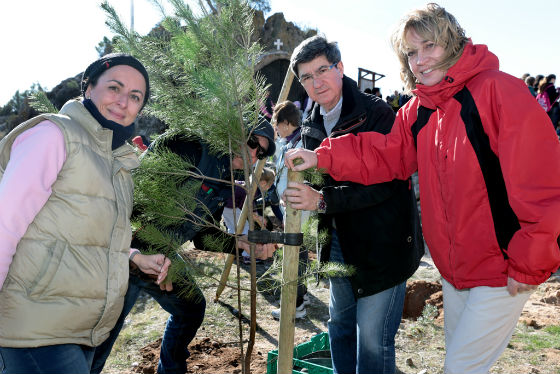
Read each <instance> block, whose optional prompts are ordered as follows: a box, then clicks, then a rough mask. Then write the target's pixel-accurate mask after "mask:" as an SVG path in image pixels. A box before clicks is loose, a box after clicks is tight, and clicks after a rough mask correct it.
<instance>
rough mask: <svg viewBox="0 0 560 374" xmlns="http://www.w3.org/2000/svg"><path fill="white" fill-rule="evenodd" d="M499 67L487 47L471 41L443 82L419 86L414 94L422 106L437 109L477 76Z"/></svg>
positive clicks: (498, 63)
mask: <svg viewBox="0 0 560 374" xmlns="http://www.w3.org/2000/svg"><path fill="white" fill-rule="evenodd" d="M499 67H500V62H499V61H498V57H497V56H496V55H495V54H493V53H492V52H490V51H489V50H488V47H487V46H486V45H484V44H476V45H475V44H472V42H471V41H469V42H468V43H467V45H465V48H464V50H463V54H462V55H461V57H460V58H459V60H458V61H457V62H456V63H455V65H453V66H452V67H451V68H449V70H448V71H447V75H446V76H445V78H444V79H442V81H441V82H439V83H438V84H436V85H434V86H425V85H423V84H418V85H417V86H416V89H415V90H413V91H412V92H413V93H414V94H415V95H416V96H418V99H419V101H420V105H422V106H424V107H427V108H430V109H435V108H436V107H437V106H439V105H440V104H441V103H442V102H445V101H447V100H448V99H450V98H451V97H453V95H455V94H456V93H457V92H459V91H460V90H461V89H462V88H463V87H464V86H465V83H466V82H467V81H468V80H470V79H471V78H472V77H474V76H475V75H477V74H479V73H481V72H483V71H486V70H498V69H499Z"/></svg>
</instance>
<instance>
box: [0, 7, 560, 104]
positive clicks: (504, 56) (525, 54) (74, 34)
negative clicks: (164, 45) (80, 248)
mask: <svg viewBox="0 0 560 374" xmlns="http://www.w3.org/2000/svg"><path fill="white" fill-rule="evenodd" d="M131 1H132V0H110V1H109V3H110V4H111V5H113V7H114V8H115V9H116V11H117V12H118V13H119V14H120V16H121V19H122V20H123V21H124V22H126V23H127V24H130V14H131ZM100 2H101V1H99V0H79V1H77V0H48V1H45V0H15V1H10V0H2V1H0V14H1V15H2V22H0V47H1V48H2V57H1V58H0V106H3V105H5V104H6V103H7V102H8V101H9V100H10V99H11V98H12V97H13V95H14V93H15V92H16V91H17V90H20V91H25V90H27V89H29V88H30V87H31V85H32V84H34V83H39V84H40V85H41V86H42V87H43V88H44V89H46V90H51V89H52V88H53V87H55V86H56V85H57V84H58V83H60V82H61V81H62V80H64V79H66V78H69V77H72V76H75V75H76V74H79V73H81V72H82V71H83V70H85V68H86V67H87V66H88V65H89V64H90V63H91V62H92V61H94V60H95V59H96V58H98V54H97V51H96V50H95V47H96V46H97V44H98V43H99V42H100V41H102V40H103V37H104V36H107V37H112V36H113V34H112V32H111V31H110V30H109V28H108V27H107V26H106V25H105V20H106V18H107V17H106V15H105V13H104V12H103V10H102V9H101V8H100V6H99V4H100ZM270 4H271V7H272V10H271V12H270V13H268V14H267V16H270V15H272V14H274V13H277V12H282V13H284V17H285V19H286V20H287V21H289V22H293V23H294V24H296V25H297V26H299V27H300V28H303V29H306V28H308V29H317V30H318V31H319V33H321V34H323V35H324V36H326V37H327V39H329V40H333V41H337V42H338V45H339V47H340V50H341V53H342V62H343V64H344V72H345V74H346V75H347V76H349V77H350V78H352V79H355V80H357V79H358V68H363V69H367V70H371V71H374V72H377V73H379V74H383V75H385V77H384V78H381V79H380V80H378V81H377V82H376V86H377V87H380V88H381V92H382V94H383V96H386V95H389V94H390V93H392V92H393V91H394V90H400V89H401V88H402V83H401V81H400V78H399V64H398V62H397V59H396V57H395V55H394V53H393V51H392V50H391V48H390V45H389V36H390V34H391V32H392V31H393V29H394V27H395V25H396V23H397V22H398V21H399V19H400V18H402V17H403V16H404V15H405V14H406V13H407V12H408V11H409V10H411V9H415V8H418V7H422V6H423V5H425V4H426V1H421V0H396V1H379V0H346V1H331V0H322V1H319V0H270ZM438 4H440V5H441V6H443V7H445V8H446V9H447V10H448V11H449V12H450V13H451V14H453V15H454V16H455V17H456V18H457V20H458V21H459V23H460V24H461V26H462V27H463V28H464V29H465V30H466V34H467V36H468V37H471V38H472V40H473V42H474V43H476V44H486V45H488V47H489V49H490V50H491V51H492V52H494V53H495V54H496V55H497V56H498V58H499V60H500V68H501V70H503V71H505V72H506V73H509V74H511V75H514V76H518V77H519V76H521V75H522V74H524V73H529V74H531V75H533V76H535V75H537V74H543V75H548V74H551V73H554V74H557V75H558V74H560V48H559V47H560V44H559V39H560V38H559V37H560V35H559V33H558V27H557V24H558V22H557V20H558V16H559V15H560V1H559V0H541V1H540V2H537V3H533V2H530V1H527V0H469V1H465V0H439V2H438ZM536 4H538V8H537V7H536ZM134 15H135V16H134V28H135V30H136V31H138V32H139V33H141V34H146V33H147V32H148V31H149V30H150V29H151V28H152V27H153V26H154V25H155V24H156V23H157V22H158V21H159V20H160V19H161V14H160V13H159V11H158V10H157V9H156V8H155V7H154V6H153V5H152V4H151V3H150V2H149V1H148V0H134Z"/></svg>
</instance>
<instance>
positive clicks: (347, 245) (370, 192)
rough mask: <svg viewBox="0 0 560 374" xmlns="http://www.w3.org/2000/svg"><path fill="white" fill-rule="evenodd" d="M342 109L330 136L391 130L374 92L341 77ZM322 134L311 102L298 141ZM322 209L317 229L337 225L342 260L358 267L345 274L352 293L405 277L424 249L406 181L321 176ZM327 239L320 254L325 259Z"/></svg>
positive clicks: (311, 145)
mask: <svg viewBox="0 0 560 374" xmlns="http://www.w3.org/2000/svg"><path fill="white" fill-rule="evenodd" d="M342 96H343V100H342V112H341V115H340V119H339V121H338V122H337V124H336V125H335V127H334V128H333V131H332V133H331V135H330V136H331V137H337V136H341V135H345V134H349V133H351V134H357V133H359V132H363V131H377V132H380V133H382V134H387V133H389V132H390V131H391V128H392V126H393V121H394V118H395V114H394V112H393V110H392V109H391V108H390V107H389V106H388V105H387V103H385V102H384V101H383V100H381V99H380V98H378V97H375V96H372V95H367V94H364V93H362V92H360V91H359V90H358V88H357V85H356V82H354V81H353V80H352V79H350V78H348V77H346V76H345V77H344V78H343V87H342ZM326 137H327V134H326V132H325V128H324V125H323V117H322V116H321V115H320V111H319V105H317V104H315V107H314V108H313V111H312V113H311V115H310V116H309V117H308V118H307V119H306V120H305V121H304V123H303V125H302V139H303V145H304V147H305V148H306V149H312V150H313V149H315V148H316V147H318V146H319V144H320V143H321V141H322V140H323V139H325V138H326ZM321 191H322V192H323V195H324V198H325V202H326V203H327V211H326V213H325V214H319V229H320V230H321V229H325V228H326V229H327V230H328V231H329V233H330V232H331V230H332V229H333V219H334V226H335V227H336V230H337V233H338V237H339V240H340V245H341V248H342V254H343V256H344V261H345V263H347V264H350V265H353V266H354V267H355V268H356V269H357V271H356V273H355V274H354V275H353V276H352V277H351V278H350V281H351V283H352V287H353V290H354V294H355V296H356V297H364V296H370V295H373V294H375V293H378V292H381V291H383V290H385V289H388V288H391V287H393V286H395V285H397V284H399V283H401V282H403V281H405V280H406V279H407V278H409V277H410V276H411V275H412V274H413V273H414V272H415V271H416V269H417V268H418V265H419V263H420V259H421V257H422V255H423V254H424V246H423V239H422V235H421V230H420V219H419V216H418V210H417V205H416V199H415V196H414V189H413V188H412V184H411V181H410V180H406V181H402V180H394V181H391V182H386V183H380V184H376V185H370V186H365V185H361V184H359V183H352V182H343V181H340V182H339V181H335V180H334V179H332V178H331V177H330V176H328V175H325V177H324V184H323V185H322V186H321ZM329 257H330V244H327V245H325V246H324V247H323V248H321V252H320V254H319V259H320V261H322V262H326V261H328V259H329Z"/></svg>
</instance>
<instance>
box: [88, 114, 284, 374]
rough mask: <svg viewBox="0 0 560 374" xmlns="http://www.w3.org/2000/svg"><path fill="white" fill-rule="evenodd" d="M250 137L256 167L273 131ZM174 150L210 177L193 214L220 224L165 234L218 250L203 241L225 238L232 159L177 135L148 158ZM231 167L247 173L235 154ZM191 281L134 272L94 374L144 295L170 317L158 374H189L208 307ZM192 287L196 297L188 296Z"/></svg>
mask: <svg viewBox="0 0 560 374" xmlns="http://www.w3.org/2000/svg"><path fill="white" fill-rule="evenodd" d="M248 135H249V136H248V140H247V145H248V150H249V154H250V157H251V162H252V163H255V162H256V161H257V159H265V158H267V157H270V156H272V155H274V152H275V149H276V147H275V144H274V130H273V128H272V126H271V125H270V123H269V122H268V121H266V120H265V119H264V118H261V121H260V123H259V124H258V125H257V126H255V127H254V128H253V129H252V130H248ZM169 151H170V152H173V153H175V154H178V155H180V156H182V157H183V158H184V159H185V160H189V162H190V163H191V164H192V165H193V166H194V167H193V171H195V172H196V173H198V174H201V175H204V176H206V177H208V178H206V179H204V182H203V184H202V186H201V187H200V189H199V191H198V192H197V195H196V199H197V201H199V202H200V204H199V206H198V207H197V208H196V209H195V211H194V214H193V215H194V216H197V217H204V219H205V220H210V221H213V222H215V223H216V225H214V227H212V226H201V225H197V224H195V223H194V222H195V221H200V219H199V218H195V217H193V218H192V219H189V220H186V221H185V222H184V223H182V224H181V225H180V226H166V230H167V231H168V232H172V233H173V234H174V235H175V236H176V237H178V238H180V241H182V242H187V241H189V240H190V241H192V242H193V244H194V246H195V248H197V249H201V250H208V251H213V250H214V249H213V248H208V247H207V246H206V245H205V242H204V240H203V238H204V237H205V236H222V237H223V236H224V234H223V232H222V231H220V230H219V229H217V228H216V227H219V222H220V219H221V217H222V213H223V210H224V207H225V202H226V200H227V199H228V198H231V185H230V184H228V183H223V182H218V181H219V180H222V181H224V180H225V181H229V180H230V175H231V173H232V170H231V169H230V161H229V157H230V156H229V155H223V156H216V155H214V154H212V153H211V152H210V151H209V147H208V145H207V144H205V143H204V142H203V141H200V140H198V139H194V138H193V137H189V136H185V135H184V134H182V133H177V132H172V131H170V132H168V133H164V134H163V135H161V136H159V137H158V138H157V139H155V140H154V142H153V143H152V144H151V145H150V147H149V148H148V150H147V151H146V153H145V154H144V155H150V153H151V152H156V153H157V152H169ZM143 157H145V156H143ZM231 165H232V168H233V169H234V170H235V169H238V170H241V169H243V159H242V158H241V156H240V155H238V154H235V155H233V159H232V162H231ZM237 179H239V178H237ZM226 240H227V242H226V244H225V246H224V248H222V251H223V252H225V253H235V238H234V237H233V236H229V237H227V239H226ZM238 245H239V247H240V248H242V249H245V250H248V249H249V243H248V242H247V241H245V238H243V237H242V238H239V239H238ZM132 247H134V248H140V249H144V248H145V249H147V248H148V247H149V245H148V244H147V243H145V242H142V241H141V240H140V239H138V236H137V235H136V236H135V238H134V239H133V241H132ZM274 249H275V246H274V244H265V245H257V248H256V251H255V253H256V256H257V258H261V259H266V258H268V257H270V256H271V255H272V253H273V252H274ZM133 256H134V255H133ZM187 282H188V284H183V283H173V284H170V283H166V284H162V285H158V284H157V283H154V282H153V281H152V280H151V279H147V277H146V276H145V274H143V273H142V272H141V271H138V270H136V269H135V270H132V271H131V274H130V280H129V288H128V292H127V294H126V298H125V305H124V308H123V311H122V313H121V316H120V317H119V320H118V322H117V324H116V326H115V328H114V329H113V331H111V335H110V337H109V338H108V339H107V340H106V341H105V342H104V343H103V344H102V345H101V346H99V347H97V349H96V351H95V356H94V360H93V364H92V369H91V373H92V374H97V373H100V372H101V370H102V369H103V366H104V365H105V361H106V360H107V357H109V354H110V353H111V349H112V347H113V344H114V343H115V340H116V339H117V337H118V335H119V332H120V330H121V329H122V327H123V324H124V321H125V318H126V317H127V315H128V313H129V312H130V310H131V309H132V307H133V306H134V303H135V302H136V299H137V298H138V295H139V293H140V291H144V292H146V293H147V294H149V295H150V296H152V297H153V298H154V299H155V300H156V301H157V302H158V303H159V304H160V305H161V307H162V308H163V309H165V310H166V311H167V312H168V313H169V314H170V316H169V318H168V320H167V324H166V327H165V331H164V334H163V339H162V342H161V352H160V358H159V364H158V373H181V374H182V373H185V372H186V371H187V363H186V360H187V358H188V357H189V351H188V349H187V347H188V345H189V343H190V342H191V340H192V339H193V338H194V337H195V335H196V332H197V330H198V328H199V327H200V325H201V324H202V321H203V319H204V312H205V309H206V301H205V300H204V295H203V294H202V292H201V291H200V289H199V288H198V287H197V286H196V284H195V283H194V281H192V282H191V281H190V280H187ZM187 289H188V290H189V291H190V292H188V293H189V294H190V295H192V296H185V294H186V292H185V290H187Z"/></svg>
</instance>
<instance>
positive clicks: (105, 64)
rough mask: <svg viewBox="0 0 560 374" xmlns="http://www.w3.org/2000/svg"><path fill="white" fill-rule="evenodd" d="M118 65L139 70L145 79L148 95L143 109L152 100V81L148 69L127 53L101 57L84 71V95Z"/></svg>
mask: <svg viewBox="0 0 560 374" xmlns="http://www.w3.org/2000/svg"><path fill="white" fill-rule="evenodd" d="M118 65H128V66H130V67H133V68H134V69H136V70H138V71H139V72H140V74H142V76H143V77H144V80H145V81H146V94H145V95H144V103H143V104H142V108H144V106H145V105H146V103H147V102H148V99H149V98H150V79H149V78H148V72H147V71H146V68H145V67H144V65H142V63H141V62H140V61H138V60H137V59H136V58H135V57H132V56H131V55H128V54H125V53H110V54H108V55H105V56H103V57H101V58H100V59H98V60H96V61H94V62H92V63H91V64H90V65H89V66H88V67H87V69H86V71H84V74H83V75H82V95H85V93H86V90H87V88H88V86H89V85H90V84H91V85H92V86H95V85H96V84H97V80H98V79H99V77H100V76H101V74H103V73H104V72H105V71H106V70H108V69H110V68H112V67H114V66H118Z"/></svg>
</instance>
